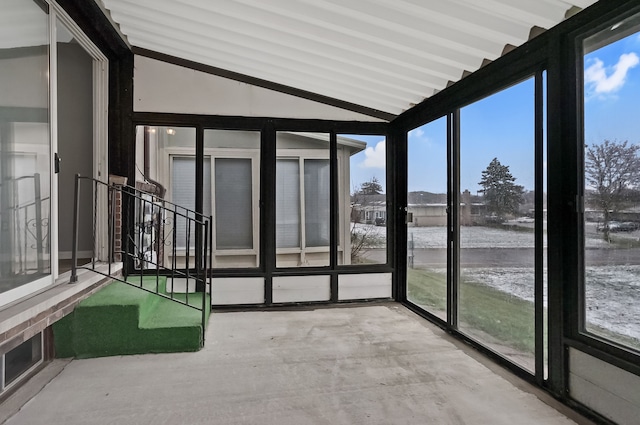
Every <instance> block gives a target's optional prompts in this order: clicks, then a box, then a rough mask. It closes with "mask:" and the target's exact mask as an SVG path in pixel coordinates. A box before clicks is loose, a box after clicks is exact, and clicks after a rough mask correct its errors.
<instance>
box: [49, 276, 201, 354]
mask: <svg viewBox="0 0 640 425" xmlns="http://www.w3.org/2000/svg"><path fill="white" fill-rule="evenodd" d="M133 281H134V284H139V283H140V279H139V278H133ZM158 285H159V287H160V289H161V290H164V289H165V286H166V279H165V278H162V277H161V278H160V281H159V282H158ZM142 286H143V287H145V288H148V289H150V290H153V291H155V288H156V277H155V276H145V277H144V278H143V279H142ZM184 297H185V295H184V294H177V295H176V298H182V299H184ZM206 302H207V303H210V299H209V297H208V296H206ZM189 304H192V305H198V306H201V305H202V294H199V293H198V294H189ZM206 305H209V304H206ZM208 316H209V309H207V311H206V317H207V320H208ZM54 335H55V347H56V356H57V357H77V358H89V357H102V356H115V355H124V354H144V353H168V352H180V351H197V350H199V349H200V348H202V346H203V340H202V312H201V311H198V310H195V309H193V308H190V307H188V306H184V305H180V304H178V303H176V302H174V301H171V300H167V299H164V298H162V297H160V296H158V295H156V294H152V293H149V292H146V291H143V290H140V289H138V288H134V287H131V286H129V285H127V284H125V283H121V282H113V283H111V284H109V285H107V286H106V287H104V288H103V289H101V290H100V291H98V292H97V293H95V294H94V295H92V296H91V297H89V298H87V299H86V300H84V301H82V302H81V303H80V304H78V306H77V307H76V309H75V310H74V311H73V313H71V314H70V315H68V316H67V317H65V318H63V319H62V320H60V321H59V322H57V323H56V324H55V325H54Z"/></svg>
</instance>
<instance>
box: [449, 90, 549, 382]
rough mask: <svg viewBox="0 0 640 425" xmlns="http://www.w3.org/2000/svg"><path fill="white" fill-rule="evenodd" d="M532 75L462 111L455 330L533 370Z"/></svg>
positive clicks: (533, 100)
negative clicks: (457, 290) (457, 328)
mask: <svg viewBox="0 0 640 425" xmlns="http://www.w3.org/2000/svg"><path fill="white" fill-rule="evenodd" d="M534 80H535V79H534V78H530V79H528V80H525V81H523V82H521V83H519V84H516V85H513V86H511V87H509V88H507V89H505V90H503V91H501V92H498V93H495V94H493V95H491V96H489V97H486V98H484V99H482V100H480V101H478V102H475V103H473V104H471V105H468V106H466V107H464V108H462V109H461V110H460V187H459V193H460V195H459V196H460V199H459V227H458V229H459V265H458V267H459V311H458V322H459V323H458V326H459V328H460V330H461V331H463V332H464V333H466V334H468V335H470V336H472V337H474V338H476V339H477V340H478V341H480V342H481V343H483V344H484V345H486V346H488V347H490V348H492V349H493V350H495V351H496V352H498V353H500V354H501V355H503V356H504V357H506V358H508V359H509V360H511V361H513V362H514V363H517V364H518V365H520V366H522V367H524V368H525V369H528V370H529V371H531V372H534V371H535V348H536V338H535V335H536V333H535V317H536V312H535V304H534V301H535V299H536V289H535V288H536V274H535V267H534V264H535V258H536V247H537V246H536V238H535V234H536V233H535V232H536V225H535V219H534V217H535V214H534V213H535V190H534V189H535V176H536V173H535V154H534V153H535V131H534V129H535V111H534V106H535V99H536V97H535V84H534ZM474 206H475V207H476V208H473V207H474ZM474 211H475V213H474ZM539 296H541V294H539Z"/></svg>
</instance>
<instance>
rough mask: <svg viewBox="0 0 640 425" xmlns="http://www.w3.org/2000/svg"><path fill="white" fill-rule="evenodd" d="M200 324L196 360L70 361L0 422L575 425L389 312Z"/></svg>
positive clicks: (289, 314) (346, 310) (232, 318)
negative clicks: (203, 331)
mask: <svg viewBox="0 0 640 425" xmlns="http://www.w3.org/2000/svg"><path fill="white" fill-rule="evenodd" d="M209 324H210V326H209V329H208V332H207V341H206V345H205V348H204V349H203V350H202V351H200V352H197V353H185V354H158V355H139V356H126V357H110V358H99V359H89V360H74V361H72V362H70V363H68V364H67V365H66V367H64V370H62V372H60V374H59V375H57V376H56V377H55V378H53V379H52V380H51V382H50V383H49V384H48V385H46V386H45V387H44V388H43V389H42V390H41V391H40V392H39V393H38V394H37V395H36V396H35V397H34V398H33V399H32V400H31V401H29V402H28V403H27V404H26V405H24V406H23V407H22V409H21V410H20V411H19V412H18V413H17V414H16V415H14V416H13V417H11V418H10V419H9V420H8V421H7V422H6V423H7V424H10V425H19V424H28V425H36V424H69V425H71V424H83V425H84V424H153V425H160V424H260V425H266V424H277V425H287V424H291V425H302V424H332V425H333V424H350V425H351V424H394V425H395V424H452V425H453V424H492V425H500V424H505V425H513V424H518V425H525V424H536V425H540V424H573V423H575V422H573V421H572V420H571V419H569V418H568V417H567V416H565V415H564V414H563V413H561V412H559V411H558V410H555V409H554V408H553V407H550V405H549V404H546V402H548V403H550V404H555V405H556V407H558V405H557V403H555V401H554V400H552V399H551V398H550V397H548V396H546V395H545V394H544V393H542V392H540V391H539V390H537V389H535V388H533V387H530V386H529V385H527V384H524V383H523V382H522V381H520V380H518V379H517V378H515V377H513V375H510V374H508V373H507V372H505V371H503V370H502V369H500V368H499V367H497V366H494V365H491V364H490V363H488V362H485V361H484V360H482V359H480V358H479V357H478V356H479V355H478V354H477V353H475V351H473V350H471V349H469V348H467V347H466V346H464V345H463V344H461V343H458V342H456V341H454V340H452V338H451V337H449V336H448V335H446V334H444V333H443V332H442V331H440V330H439V329H438V328H436V327H434V326H432V325H430V324H428V323H427V322H426V321H424V320H423V319H421V318H419V317H417V316H415V315H414V314H413V313H411V312H409V311H408V310H407V309H405V308H404V307H402V306H400V305H399V304H395V303H388V304H375V305H367V306H352V307H336V308H320V309H315V310H314V309H301V310H288V311H284V310H278V311H256V312H226V313H214V314H212V316H211V320H210V322H209ZM483 363H486V365H485V364H483ZM543 400H544V401H543ZM559 408H560V410H562V411H564V413H566V414H568V415H570V416H572V417H573V419H574V420H576V421H577V422H578V423H581V424H588V423H589V422H587V421H586V420H584V419H582V418H580V417H579V416H577V415H576V414H575V413H573V412H572V411H570V410H568V409H566V408H564V407H562V406H559Z"/></svg>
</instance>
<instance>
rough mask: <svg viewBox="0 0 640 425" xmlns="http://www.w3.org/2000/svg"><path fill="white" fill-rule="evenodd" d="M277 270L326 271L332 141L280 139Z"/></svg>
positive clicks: (311, 136) (308, 136) (313, 136)
mask: <svg viewBox="0 0 640 425" xmlns="http://www.w3.org/2000/svg"><path fill="white" fill-rule="evenodd" d="M276 146H277V155H278V159H277V161H276V266H277V267H297V266H328V265H329V264H330V260H329V238H330V218H331V214H330V205H331V203H330V187H331V185H330V183H331V179H330V164H329V135H328V134H318V133H288V132H280V133H278V135H277V144H276Z"/></svg>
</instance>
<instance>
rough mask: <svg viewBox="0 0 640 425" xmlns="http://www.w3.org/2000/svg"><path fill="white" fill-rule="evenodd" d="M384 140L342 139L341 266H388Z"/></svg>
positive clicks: (339, 245)
mask: <svg viewBox="0 0 640 425" xmlns="http://www.w3.org/2000/svg"><path fill="white" fill-rule="evenodd" d="M385 149H386V142H385V137H384V136H362V135H356V134H345V135H339V136H338V178H339V181H340V184H339V186H340V194H339V205H340V217H341V220H340V223H339V238H338V264H360V263H363V264H385V263H386V262H387V227H386V226H387V195H386V153H385Z"/></svg>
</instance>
